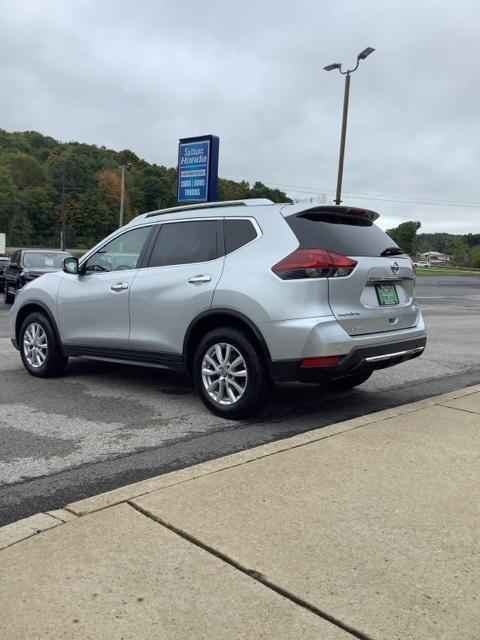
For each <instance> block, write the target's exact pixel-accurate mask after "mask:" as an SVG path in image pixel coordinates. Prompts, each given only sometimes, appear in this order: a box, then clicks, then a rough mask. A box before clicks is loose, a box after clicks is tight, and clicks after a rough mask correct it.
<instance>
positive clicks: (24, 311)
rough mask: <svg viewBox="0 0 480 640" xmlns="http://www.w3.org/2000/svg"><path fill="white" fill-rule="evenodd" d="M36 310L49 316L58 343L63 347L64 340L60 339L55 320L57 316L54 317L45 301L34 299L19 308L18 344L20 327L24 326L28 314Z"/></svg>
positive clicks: (16, 327) (16, 329)
mask: <svg viewBox="0 0 480 640" xmlns="http://www.w3.org/2000/svg"><path fill="white" fill-rule="evenodd" d="M35 312H40V313H43V314H44V315H46V316H47V318H48V319H49V321H50V324H51V325H52V328H53V331H54V333H55V337H56V339H57V340H58V344H59V345H60V347H61V345H62V341H61V340H60V334H59V333H58V327H57V323H56V322H55V318H54V317H53V314H52V312H51V311H50V309H49V308H48V307H47V306H46V305H45V304H43V302H38V301H37V300H32V301H30V302H28V303H27V304H25V305H24V306H23V307H21V308H20V309H19V310H18V313H17V317H16V318H15V339H16V341H17V344H20V343H19V337H20V336H19V334H20V328H21V326H22V323H23V321H24V320H25V318H26V317H27V316H28V315H30V314H31V313H35Z"/></svg>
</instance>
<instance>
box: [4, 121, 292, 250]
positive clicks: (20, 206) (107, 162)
mask: <svg viewBox="0 0 480 640" xmlns="http://www.w3.org/2000/svg"><path fill="white" fill-rule="evenodd" d="M127 163H128V164H130V166H129V168H128V171H127V175H126V194H125V210H124V220H125V222H128V220H130V219H131V218H133V217H134V216H136V215H138V214H139V213H143V212H144V211H151V210H153V209H159V208H162V207H169V206H174V205H175V204H177V198H176V188H177V185H176V174H177V172H176V169H175V168H167V167H163V166H159V165H156V164H150V163H148V162H146V161H145V160H142V159H141V158H139V157H138V156H137V155H135V153H133V152H132V151H129V150H124V151H113V150H112V149H107V148H106V147H98V146H96V145H88V144H81V143H78V142H66V143H62V142H58V141H57V140H54V139H53V138H50V137H48V136H43V135H42V134H40V133H37V132H36V131H25V132H15V133H8V132H7V131H4V130H2V129H0V232H5V233H7V244H8V245H9V246H45V247H58V246H59V242H60V219H61V211H62V192H63V193H64V194H65V195H64V206H65V217H66V244H67V246H68V247H71V248H74V247H75V248H79V249H86V248H88V247H90V246H92V245H93V244H95V243H96V242H98V240H100V239H101V238H103V237H105V236H106V235H107V234H109V233H110V232H111V231H113V230H114V229H115V228H116V227H117V226H118V210H119V201H120V171H119V165H122V164H123V165H125V164H127ZM242 198H270V199H271V200H273V201H275V202H286V201H289V199H288V198H287V196H286V195H285V193H283V192H282V191H279V190H278V189H269V188H268V187H266V186H265V185H264V184H262V183H261V182H256V183H255V184H254V185H253V186H251V185H250V184H248V183H247V182H234V181H232V180H223V179H220V180H219V200H236V199H242Z"/></svg>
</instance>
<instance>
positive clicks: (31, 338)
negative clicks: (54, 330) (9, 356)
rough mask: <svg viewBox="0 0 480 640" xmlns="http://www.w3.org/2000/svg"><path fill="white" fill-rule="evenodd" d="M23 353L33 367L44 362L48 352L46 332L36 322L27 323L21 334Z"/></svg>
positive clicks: (39, 365)
mask: <svg viewBox="0 0 480 640" xmlns="http://www.w3.org/2000/svg"><path fill="white" fill-rule="evenodd" d="M23 354H24V356H25V360H26V361H27V362H28V364H29V365H30V366H31V367H32V368H33V369H38V368H40V367H41V366H42V365H43V364H45V360H46V359H47V354H48V341H47V334H46V333H45V330H44V328H43V327H42V325H41V324H39V323H38V322H32V323H31V324H29V325H28V327H27V328H26V330H25V333H24V334H23Z"/></svg>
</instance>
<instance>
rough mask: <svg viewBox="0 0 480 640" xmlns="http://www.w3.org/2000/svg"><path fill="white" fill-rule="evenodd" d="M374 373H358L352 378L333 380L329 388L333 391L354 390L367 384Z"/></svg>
mask: <svg viewBox="0 0 480 640" xmlns="http://www.w3.org/2000/svg"><path fill="white" fill-rule="evenodd" d="M372 373H373V371H367V372H366V373H357V374H355V375H352V376H346V377H345V378H339V379H338V380H332V381H331V382H329V383H328V386H329V387H331V388H332V389H340V390H343V389H345V390H346V389H353V387H358V385H360V384H363V383H364V382H366V381H367V380H368V379H369V378H370V376H371V375H372Z"/></svg>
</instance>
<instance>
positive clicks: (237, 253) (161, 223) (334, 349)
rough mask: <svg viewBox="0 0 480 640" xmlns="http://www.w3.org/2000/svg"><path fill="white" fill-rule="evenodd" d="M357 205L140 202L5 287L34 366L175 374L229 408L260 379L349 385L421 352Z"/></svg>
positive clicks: (216, 405) (390, 245) (393, 269)
mask: <svg viewBox="0 0 480 640" xmlns="http://www.w3.org/2000/svg"><path fill="white" fill-rule="evenodd" d="M377 217H378V214H376V213H374V212H373V211H368V210H365V209H356V208H351V207H337V206H321V207H319V206H308V205H305V204H274V203H273V202H271V201H270V200H264V199H260V200H245V201H235V202H215V203H209V204H205V205H191V206H183V207H176V208H174V209H164V210H162V211H153V212H151V213H146V214H143V215H140V216H138V217H137V218H135V219H134V220H132V221H131V222H130V223H129V224H127V225H126V226H124V227H123V228H121V229H118V230H117V231H115V232H114V233H112V234H111V235H110V236H109V237H108V238H106V239H105V240H103V241H102V242H100V243H99V244H98V245H97V246H95V247H94V248H93V249H91V250H90V251H89V252H88V253H87V254H86V255H85V256H83V258H82V259H81V260H80V261H78V260H77V259H76V258H66V259H65V260H64V262H63V271H60V272H57V273H51V274H47V275H44V276H42V277H41V278H38V279H37V280H35V281H33V282H31V283H30V284H28V285H26V286H25V287H23V289H22V290H21V291H20V292H19V293H18V295H17V297H16V299H15V304H14V305H13V307H12V309H11V313H10V321H11V330H12V335H13V336H14V338H13V343H14V345H15V346H16V347H17V348H18V349H19V350H20V354H21V357H22V361H23V364H24V365H25V368H26V369H27V370H28V371H29V372H30V373H31V374H32V375H35V376H41V377H49V376H54V375H58V374H60V373H61V372H62V370H63V369H64V367H65V365H66V363H67V360H68V357H69V356H83V357H89V358H97V359H101V360H109V361H115V362H124V363H137V364H142V365H149V366H152V365H153V366H157V367H164V368H169V369H174V370H176V371H183V372H188V373H189V374H190V375H191V376H192V378H193V380H194V382H195V385H196V388H197V389H198V392H199V394H200V397H201V399H202V400H203V402H204V403H205V404H206V406H207V407H208V408H209V409H210V410H211V411H213V412H214V413H216V414H218V415H221V416H225V417H228V418H233V419H234V418H243V417H246V416H248V415H251V414H252V413H253V412H255V411H256V410H258V409H259V408H260V406H262V404H264V402H265V401H266V398H267V396H268V392H269V390H270V388H271V386H272V382H273V381H274V380H300V381H304V382H312V383H321V384H325V383H329V384H333V385H335V386H336V387H339V388H350V387H354V386H356V385H359V384H361V383H362V382H365V380H367V378H369V376H370V375H371V374H372V372H373V371H374V370H376V369H381V368H383V367H389V366H392V365H395V364H398V363H399V362H403V361H405V360H408V359H409V358H415V357H416V356H419V355H420V354H421V353H422V351H423V350H424V347H425V343H426V333H425V325H424V322H423V319H422V316H421V313H420V310H419V308H418V306H417V303H416V301H415V295H414V284H415V275H414V271H413V267H412V263H411V260H410V259H409V258H408V256H406V255H404V254H403V252H402V250H401V249H399V248H398V246H396V245H395V243H394V242H393V241H392V240H391V239H390V238H389V237H388V236H387V235H386V234H385V233H384V232H383V231H382V230H381V229H380V228H379V227H377V226H376V225H375V224H374V220H375V219H376V218H377Z"/></svg>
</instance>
